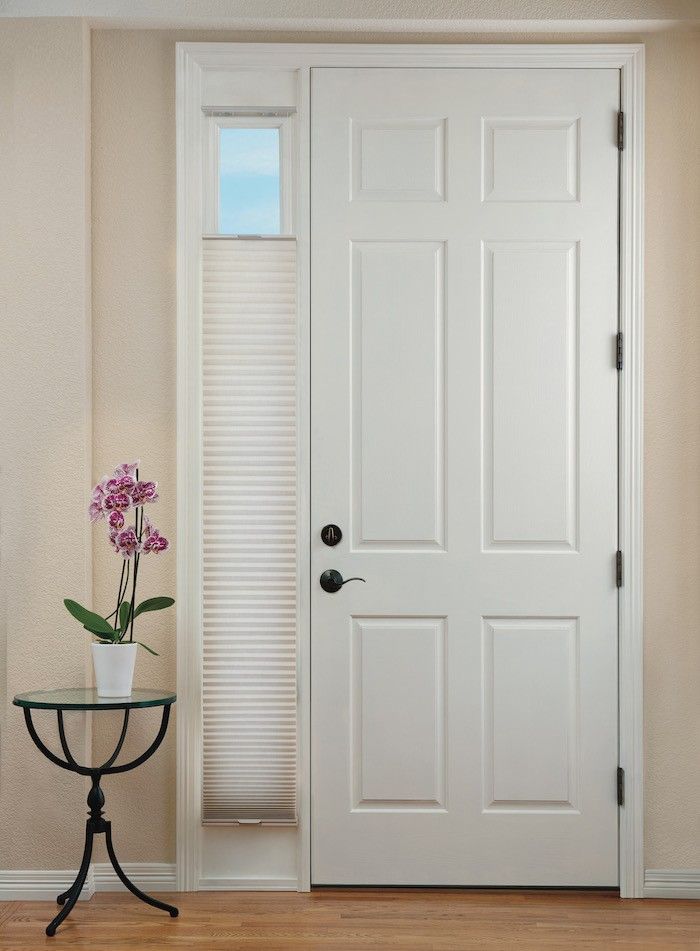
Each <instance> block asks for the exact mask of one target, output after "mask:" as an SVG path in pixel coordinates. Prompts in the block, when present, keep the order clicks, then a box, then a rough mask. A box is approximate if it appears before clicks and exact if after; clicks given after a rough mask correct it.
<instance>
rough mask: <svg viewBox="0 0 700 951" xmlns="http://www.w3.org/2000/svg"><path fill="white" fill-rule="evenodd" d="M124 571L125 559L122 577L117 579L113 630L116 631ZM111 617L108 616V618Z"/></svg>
mask: <svg viewBox="0 0 700 951" xmlns="http://www.w3.org/2000/svg"><path fill="white" fill-rule="evenodd" d="M125 570H126V559H124V561H123V562H122V576H121V578H120V579H119V590H118V592H117V608H116V610H115V612H114V630H115V631H116V629H117V624H118V623H119V605H120V604H121V603H122V584H123V583H124V571H125ZM111 616H112V615H111V614H110V617H111Z"/></svg>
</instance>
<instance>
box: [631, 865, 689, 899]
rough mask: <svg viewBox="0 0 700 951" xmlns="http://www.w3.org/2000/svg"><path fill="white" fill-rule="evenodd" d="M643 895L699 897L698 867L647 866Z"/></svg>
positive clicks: (649, 896)
mask: <svg viewBox="0 0 700 951" xmlns="http://www.w3.org/2000/svg"><path fill="white" fill-rule="evenodd" d="M644 897H645V898H693V899H700V869H697V868H648V869H647V870H646V873H645V875H644Z"/></svg>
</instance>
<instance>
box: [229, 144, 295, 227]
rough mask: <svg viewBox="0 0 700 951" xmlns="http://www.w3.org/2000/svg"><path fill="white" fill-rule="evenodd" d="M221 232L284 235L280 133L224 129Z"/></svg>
mask: <svg viewBox="0 0 700 951" xmlns="http://www.w3.org/2000/svg"><path fill="white" fill-rule="evenodd" d="M219 143H220V144H219V232H220V233H221V234H280V130H279V129H221V130H220V133H219Z"/></svg>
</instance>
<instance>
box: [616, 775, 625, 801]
mask: <svg viewBox="0 0 700 951" xmlns="http://www.w3.org/2000/svg"><path fill="white" fill-rule="evenodd" d="M617 804H618V806H624V804H625V771H624V769H623V768H622V766H618V767H617Z"/></svg>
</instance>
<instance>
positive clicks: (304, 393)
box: [177, 43, 644, 898]
mask: <svg viewBox="0 0 700 951" xmlns="http://www.w3.org/2000/svg"><path fill="white" fill-rule="evenodd" d="M320 66H330V67H333V66H335V67H360V66H376V67H389V66H394V67H449V66H451V67H461V68H469V67H471V68H477V67H478V68H519V69H528V68H530V69H547V68H551V69H555V68H556V69H619V70H620V74H621V110H622V112H623V114H624V119H625V123H624V124H625V142H624V149H623V150H622V152H621V154H620V159H621V161H620V318H619V320H620V323H619V328H620V330H621V331H622V333H623V335H624V350H625V355H624V369H623V371H622V373H621V374H620V387H619V393H620V399H619V487H620V488H619V546H620V549H621V551H622V552H623V559H624V578H623V584H622V587H621V588H620V592H619V746H620V751H619V763H620V765H621V766H622V767H623V768H624V770H625V776H626V789H625V802H624V805H623V806H622V807H621V808H620V843H619V845H620V851H619V854H620V893H621V895H622V897H626V898H638V897H642V894H643V882H644V859H643V834H644V824H643V819H644V813H643V791H644V770H643V706H642V652H643V613H642V518H643V512H642V501H643V495H642V472H643V469H642V464H643V443H642V425H643V403H642V398H643V318H644V313H643V307H644V300H643V290H644V234H643V231H644V46H643V45H637V44H635V45H632V44H610V45H608V44H604V45H603V44H590V45H588V44H572V45H569V44H566V45H559V44H551V45H549V44H543V45H540V44H538V45H526V44H498V45H488V44H483V45H473V46H462V45H407V44H397V45H366V44H362V45H355V44H333V45H327V44H258V43H178V44H177V169H178V180H177V241H178V264H177V269H178V291H177V336H178V356H177V378H178V403H177V406H178V414H177V415H178V423H177V438H178V457H177V458H178V531H177V534H178V546H177V548H178V615H177V689H178V730H177V871H178V887H179V888H180V889H183V890H191V889H194V888H197V887H198V886H197V883H198V882H199V854H198V839H199V837H198V827H199V816H200V792H201V687H200V683H201V650H200V638H201V620H200V617H201V581H200V577H201V558H200V554H199V549H198V545H197V539H198V531H199V523H200V508H201V501H200V500H201V484H200V475H199V464H198V461H199V459H200V446H201V431H200V417H201V413H200V409H201V407H200V403H199V401H198V399H196V398H194V394H196V393H198V392H199V364H200V360H199V333H198V327H199V313H200V293H199V246H200V240H201V236H202V174H203V169H202V148H201V121H202V110H201V103H202V99H201V89H202V86H203V83H204V82H206V79H207V76H208V75H211V74H212V71H217V70H218V71H224V72H226V71H231V72H235V71H241V72H245V71H246V70H260V71H269V72H271V73H272V72H275V71H279V70H284V71H294V73H295V75H296V90H297V93H296V95H297V103H296V107H297V118H298V128H299V135H298V137H297V142H296V143H295V164H296V171H297V176H296V177H297V182H298V187H297V194H296V196H295V204H296V208H295V219H296V222H297V227H296V234H297V249H298V252H297V253H298V261H299V293H298V317H299V320H298V327H299V338H298V357H299V365H298V374H299V377H298V379H299V394H298V414H299V416H298V418H299V427H298V431H299V446H298V451H299V460H300V470H301V471H302V472H305V473H309V423H310V409H309V394H310V386H309V379H310V296H309V259H310V224H309V190H310V188H309V186H310V182H309V169H310V163H309V129H310V126H309V123H310V119H309V113H308V105H309V77H310V70H311V68H313V67H320ZM220 105H222V106H225V105H226V104H225V103H221V104H220ZM610 134H611V136H613V135H614V134H615V130H614V129H612V128H611V130H610ZM309 531H310V524H309V486H308V478H307V479H306V480H304V479H300V480H299V498H298V538H299V546H298V551H299V579H298V623H299V627H298V630H299V651H298V684H299V701H298V703H299V705H298V729H299V773H298V786H299V792H298V801H299V845H298V848H299V860H298V888H299V889H300V890H306V889H308V888H309V883H310V864H311V849H310V788H311V783H310V758H309V748H310V744H309V740H310V728H311V724H310V688H309V683H310V583H311V579H310V570H309Z"/></svg>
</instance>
